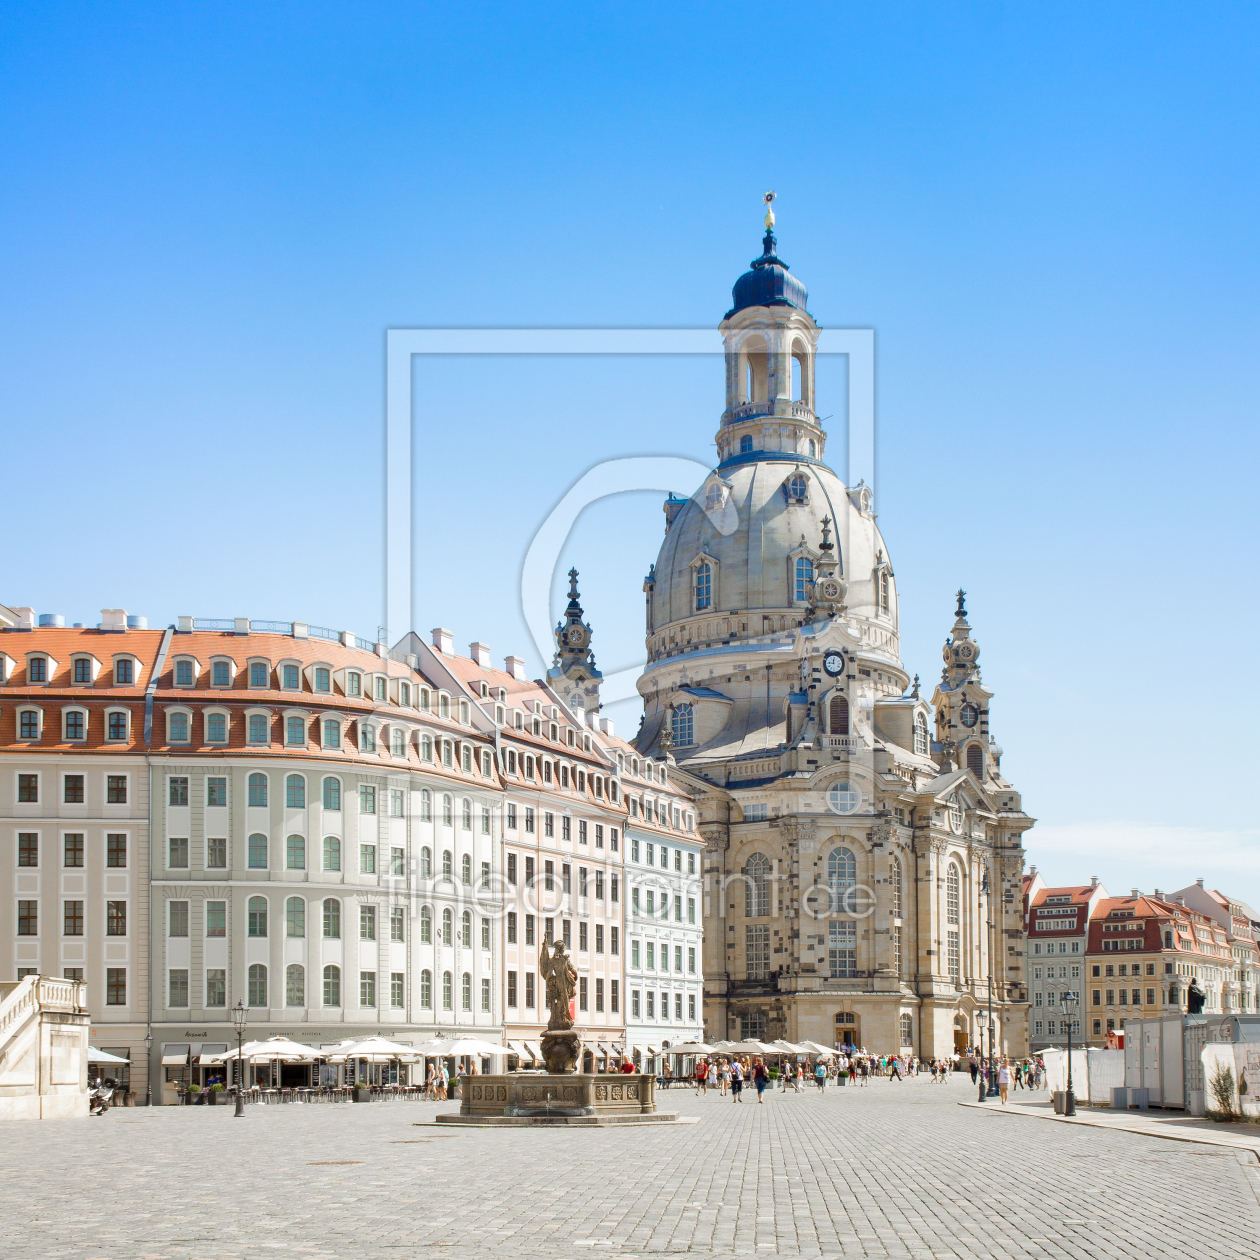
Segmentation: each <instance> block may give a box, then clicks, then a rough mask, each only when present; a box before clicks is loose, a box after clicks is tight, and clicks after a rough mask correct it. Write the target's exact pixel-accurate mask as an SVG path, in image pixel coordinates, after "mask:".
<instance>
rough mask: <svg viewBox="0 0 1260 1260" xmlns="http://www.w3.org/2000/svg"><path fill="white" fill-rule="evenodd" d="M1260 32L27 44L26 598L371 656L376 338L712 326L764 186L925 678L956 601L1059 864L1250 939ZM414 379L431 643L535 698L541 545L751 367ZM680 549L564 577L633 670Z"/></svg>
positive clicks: (911, 656)
mask: <svg viewBox="0 0 1260 1260" xmlns="http://www.w3.org/2000/svg"><path fill="white" fill-rule="evenodd" d="M1257 25H1258V19H1257V14H1256V12H1255V10H1254V9H1250V8H1248V7H1245V6H1231V5H1216V6H1212V7H1211V8H1196V7H1192V6H1188V5H1182V6H1173V5H1159V4H1142V5H1137V4H1115V5H1110V6H1106V7H1105V8H1104V9H1098V8H1097V7H1096V6H1086V5H1054V6H1050V5H997V4H993V5H979V4H977V5H967V4H956V5H950V6H933V7H929V6H923V5H912V4H880V5H875V4H866V5H837V6H830V7H821V8H815V9H813V10H810V11H808V13H806V12H805V11H793V10H791V9H770V10H767V9H766V7H765V6H764V5H758V6H753V5H746V6H741V5H725V6H721V7H720V8H719V7H716V6H715V7H712V8H704V7H698V6H691V5H681V6H680V5H673V6H668V7H665V6H662V7H660V8H658V9H655V10H648V9H644V8H642V7H636V8H625V7H620V8H613V7H609V6H601V5H585V6H573V7H571V8H564V7H549V8H546V9H539V10H534V11H532V12H531V11H528V10H525V9H522V8H521V7H519V6H495V5H480V6H462V7H460V8H458V9H456V8H455V7H454V6H450V7H446V8H435V7H429V6H424V5H416V4H413V5H406V6H401V5H389V4H382V5H376V6H371V8H370V9H369V8H368V7H366V6H354V7H352V6H348V5H346V6H331V5H323V6H321V5H317V4H304V5H301V6H298V5H284V4H276V5H269V6H266V7H265V8H264V9H259V8H258V6H243V5H241V6H232V5H222V6H217V7H216V8H214V9H213V10H211V9H208V8H206V7H205V6H193V5H161V6H158V5H153V6H141V5H126V4H123V5H118V6H113V7H111V8H110V9H109V10H108V11H105V10H101V9H98V8H94V7H92V6H87V5H81V4H79V5H55V4H54V5H47V6H40V7H38V8H34V7H31V6H26V7H25V8H18V7H14V6H10V7H9V8H8V9H7V10H6V11H5V12H4V14H3V15H0V110H2V111H3V120H4V125H3V126H0V296H2V300H0V320H3V329H2V335H0V424H2V425H3V430H2V431H3V436H4V440H5V470H6V474H7V475H6V477H5V485H6V489H7V494H6V495H5V498H6V500H7V502H8V507H9V513H8V517H9V528H8V531H7V540H8V542H9V546H7V547H6V548H5V549H4V563H3V567H2V568H0V577H2V579H3V580H2V581H0V588H2V589H0V602H7V603H16V604H31V605H34V606H36V607H37V608H38V609H39V610H40V611H59V612H63V613H65V614H66V615H67V617H68V618H69V619H71V620H82V621H84V622H88V623H94V622H95V621H96V620H97V619H98V617H99V611H98V610H99V609H100V608H101V607H113V606H124V607H126V608H128V609H129V610H131V611H136V612H142V613H145V614H147V615H148V616H149V617H150V619H151V622H152V623H153V624H165V623H167V622H169V621H170V620H172V619H173V618H174V617H175V616H176V615H177V614H179V613H183V612H191V613H193V614H195V615H199V616H235V615H251V616H255V617H267V618H291V617H298V618H302V619H305V620H309V621H312V622H315V623H319V624H325V625H332V626H346V627H350V628H352V629H355V630H357V631H358V632H359V633H360V634H366V635H371V634H372V633H373V632H374V629H375V625H376V623H377V621H378V620H379V617H380V608H381V599H382V590H381V575H382V567H381V557H380V537H381V512H382V505H381V492H382V433H383V345H384V332H385V329H387V328H389V327H391V326H413V325H470V326H480V325H485V326H499V325H513V326H516V325H544V326H555V325H562V326H563V325H592V324H593V325H612V326H636V325H644V324H646V325H665V326H697V327H713V326H714V325H716V323H717V321H718V320H719V319H720V317H721V315H722V313H723V312H724V311H725V309H726V307H727V305H728V304H729V290H730V285H731V284H732V282H733V281H734V279H735V278H736V276H737V275H738V274H739V273H740V272H741V271H742V270H743V269H744V268H745V267H746V265H747V263H748V260H749V259H750V258H752V257H753V256H754V254H755V253H757V252H759V234H760V226H759V224H760V205H759V199H760V195H761V193H762V192H763V191H764V190H765V189H767V188H774V189H775V190H776V191H777V193H778V195H779V201H778V204H777V209H778V211H779V241H780V252H781V254H782V255H783V257H784V258H786V259H787V261H788V262H789V263H791V265H792V267H793V269H794V270H795V271H796V272H797V273H798V274H799V275H800V276H801V277H802V278H803V279H804V280H805V282H806V283H807V284H808V285H809V288H810V305H811V308H812V310H813V312H814V314H815V315H816V317H817V318H818V319H819V320H820V321H821V322H822V323H823V324H825V325H828V326H832V327H840V326H862V327H872V328H874V329H875V330H876V336H877V353H878V365H879V366H878V399H879V402H878V410H879V416H878V419H879V439H878V440H879V445H878V483H877V484H878V491H879V500H878V503H877V507H878V510H879V511H880V520H881V525H882V527H883V529H884V531H885V535H886V537H887V539H888V542H889V548H890V551H891V555H892V559H893V562H894V565H895V567H896V571H897V577H898V583H899V588H900V592H901V600H902V647H903V657H904V659H905V661H906V664H907V665H908V666H909V667H910V668H911V669H912V670H917V671H918V672H919V673H921V674H922V675H923V677H924V679H925V680H931V679H934V678H935V677H936V674H937V670H938V669H939V659H940V658H939V648H940V644H941V642H942V640H943V638H944V636H945V634H946V633H947V631H948V629H949V625H950V620H951V618H950V612H951V609H952V607H953V602H952V592H953V591H954V590H955V588H957V587H958V586H959V585H962V586H965V587H966V588H967V590H968V592H969V599H968V603H969V607H970V609H971V613H972V625H973V627H974V630H975V634H976V637H977V638H978V639H979V641H980V642H981V643H982V645H983V650H984V665H985V677H986V681H987V682H988V683H989V684H990V685H991V686H993V687H994V688H995V689H996V692H997V696H996V700H995V703H994V725H995V731H996V736H997V738H998V740H999V741H1000V742H1001V743H1002V745H1003V746H1004V748H1005V749H1006V755H1005V757H1004V761H1003V764H1004V768H1005V769H1006V771H1007V773H1008V774H1009V776H1010V777H1011V779H1012V780H1013V781H1014V782H1015V783H1016V784H1017V785H1018V786H1019V787H1020V788H1021V789H1022V790H1023V792H1024V800H1025V804H1026V807H1027V808H1028V810H1029V811H1030V812H1031V813H1033V814H1034V815H1036V816H1037V817H1038V818H1039V820H1040V822H1039V825H1038V827H1037V829H1036V831H1035V832H1034V833H1033V834H1032V837H1031V838H1030V844H1029V854H1030V861H1032V862H1036V863H1037V864H1038V866H1039V867H1040V868H1041V869H1043V870H1044V871H1045V872H1046V873H1047V874H1048V875H1049V876H1050V877H1051V878H1052V879H1053V880H1064V881H1066V880H1070V879H1077V878H1080V879H1084V878H1087V877H1088V876H1090V875H1093V874H1097V875H1100V876H1101V877H1102V878H1103V880H1104V882H1105V883H1107V884H1108V886H1109V887H1112V888H1113V889H1123V890H1127V889H1128V888H1129V887H1130V886H1132V885H1141V886H1142V887H1143V888H1145V889H1149V888H1151V887H1153V886H1160V887H1166V888H1167V887H1177V886H1179V885H1180V884H1182V883H1187V882H1189V881H1190V880H1191V879H1192V878H1194V877H1196V876H1200V875H1202V876H1204V877H1206V878H1207V879H1208V881H1209V883H1216V884H1222V885H1226V884H1228V885H1229V886H1231V887H1234V888H1237V889H1238V890H1239V891H1240V892H1242V893H1243V895H1245V896H1248V897H1249V898H1250V900H1251V901H1253V902H1260V844H1258V843H1257V842H1258V840H1260V836H1258V834H1257V829H1256V825H1255V823H1254V821H1253V818H1252V814H1251V810H1250V805H1251V801H1250V795H1251V792H1250V789H1251V784H1252V781H1253V780H1254V771H1253V770H1252V750H1251V747H1250V742H1251V736H1252V730H1253V727H1252V723H1251V709H1252V704H1251V702H1250V701H1248V700H1247V698H1246V696H1247V694H1249V691H1250V683H1251V667H1252V656H1253V654H1252V652H1251V651H1250V650H1249V649H1251V648H1252V647H1253V644H1254V632H1253V631H1252V627H1253V626H1254V624H1255V621H1256V613H1257V607H1256V605H1257V579H1256V564H1255V562H1254V550H1255V544H1256V537H1257V529H1256V498H1255V494H1254V491H1253V488H1252V481H1253V477H1254V473H1253V469H1254V467H1255V465H1256V456H1257V436H1256V423H1255V413H1256V402H1255V400H1256V393H1257V363H1258V362H1260V360H1258V357H1257V356H1256V354H1255V351H1254V345H1255V342H1256V333H1257V327H1256V324H1257V314H1256V302H1255V296H1256V293H1257V283H1256V281H1257V245H1256V241H1257V233H1256V231H1255V226H1254V225H1255V223H1256V219H1257V215H1256V211H1257V204H1256V203H1257V169H1258V166H1257V148H1258V146H1260V126H1257V122H1258V121H1260V120H1258V118H1257V114H1258V112H1260V111H1258V108H1257V107H1258V105H1260V86H1258V84H1260V76H1258V75H1257V73H1256V70H1257V51H1258V45H1260V39H1258V36H1260V31H1258V30H1257ZM430 368H431V369H432V370H431V371H430ZM417 370H418V371H419V369H417ZM425 371H426V373H428V374H427V375H425V376H424V377H423V379H421V378H420V377H419V376H418V377H417V391H418V395H419V397H420V404H419V406H418V410H417V435H418V441H419V443H420V446H421V458H420V464H419V467H418V470H417V479H416V484H417V493H418V495H419V498H420V503H421V511H420V513H419V521H420V530H419V534H418V538H417V542H418V546H419V552H418V558H417V565H416V575H417V581H418V582H419V583H420V586H421V589H422V599H421V601H420V602H421V607H422V608H423V609H424V614H423V616H424V624H422V625H421V626H420V627H419V629H421V630H422V631H427V630H428V628H429V627H430V626H432V625H438V624H442V625H446V626H449V627H450V628H451V629H452V630H453V631H454V632H455V635H456V642H457V643H460V644H466V643H467V642H469V641H470V640H472V639H484V640H485V641H487V642H488V643H490V645H491V647H492V649H493V651H494V653H495V655H496V656H497V657H502V656H503V655H505V654H507V653H509V652H520V653H522V654H523V655H526V656H527V657H528V658H530V667H531V669H540V668H541V666H542V662H541V660H539V659H538V657H537V656H536V654H535V653H534V651H533V649H532V647H530V646H529V642H528V637H527V634H526V631H525V627H524V623H523V621H522V618H521V614H520V606H519V598H518V594H517V584H516V575H517V571H518V569H519V565H520V560H521V557H522V555H523V553H524V548H525V546H526V544H527V542H528V539H529V537H530V535H531V534H532V532H533V530H534V529H535V528H536V527H537V525H538V523H539V522H540V521H541V520H542V518H543V517H544V516H545V515H546V513H547V511H548V510H549V509H550V507H551V506H552V505H553V504H554V503H555V502H556V500H557V499H558V498H559V497H560V495H561V494H562V493H563V492H564V490H565V489H566V488H567V487H568V486H569V485H570V484H571V483H572V482H573V481H574V480H575V479H576V478H577V477H578V476H579V475H580V474H581V473H582V472H583V471H584V470H586V469H587V468H589V467H591V466H592V465H593V464H596V463H598V462H599V461H601V460H603V459H607V458H610V457H613V456H616V455H624V454H673V455H688V456H692V457H695V458H699V459H701V460H708V459H709V456H710V453H711V451H712V435H713V431H714V429H715V427H716V423H717V418H718V415H719V414H720V411H721V406H722V398H721V377H720V370H719V368H718V367H717V366H716V363H715V362H710V361H706V360H689V361H686V362H675V363H669V362H664V361H659V360H642V361H635V362H629V361H603V360H600V361H591V362H585V363H583V362H577V361H573V360H553V361H520V360H493V361H482V362H480V363H477V364H474V365H472V366H471V367H470V365H469V364H468V362H463V363H458V362H454V361H444V362H443V363H441V364H435V365H429V366H427V367H426V369H425ZM836 402H837V404H838V403H839V400H836ZM820 409H821V411H822V412H823V414H827V413H828V412H830V411H833V410H835V411H837V412H841V413H842V410H843V408H842V406H839V405H837V406H836V407H832V406H829V405H828V399H827V398H825V397H821V398H820ZM840 445H842V443H841V442H836V443H834V446H833V449H836V448H838V447H839V446H840ZM838 471H840V472H842V473H843V472H844V469H843V467H839V468H838ZM678 489H680V490H685V489H689V487H678ZM661 526H662V517H661V515H660V496H659V495H656V494H640V495H626V496H621V497H619V498H617V499H614V500H608V501H605V502H604V503H601V504H599V505H597V506H596V507H593V508H591V509H590V510H589V511H588V512H587V513H585V514H584V516H583V517H582V519H581V521H580V522H579V525H578V528H577V529H576V530H575V532H574V534H573V536H572V537H571V539H570V542H569V545H568V547H567V549H566V552H565V554H564V556H563V557H562V561H561V568H567V567H568V566H569V564H570V563H574V564H576V565H577V566H578V567H579V568H580V569H581V570H582V572H583V575H584V576H583V587H584V595H585V596H586V605H587V609H588V612H589V613H590V616H591V619H592V621H593V623H594V625H595V629H596V634H597V639H596V646H597V652H598V655H599V658H600V661H601V664H603V665H604V666H605V668H607V669H612V668H618V667H624V666H626V665H629V664H630V663H631V662H632V661H633V660H634V658H635V654H636V652H639V651H641V599H642V596H641V592H640V583H641V580H642V576H643V574H644V572H645V571H646V569H647V566H648V564H649V563H650V562H651V561H652V559H653V558H654V556H655V553H656V549H657V547H658V545H659V540H660V536H661ZM615 716H616V717H617V718H618V721H619V723H620V729H622V730H623V731H625V732H626V733H632V731H633V729H634V727H635V725H636V722H637V715H636V714H634V713H633V712H630V711H627V709H626V707H625V706H622V709H621V710H620V711H618V712H617V713H616V715H615Z"/></svg>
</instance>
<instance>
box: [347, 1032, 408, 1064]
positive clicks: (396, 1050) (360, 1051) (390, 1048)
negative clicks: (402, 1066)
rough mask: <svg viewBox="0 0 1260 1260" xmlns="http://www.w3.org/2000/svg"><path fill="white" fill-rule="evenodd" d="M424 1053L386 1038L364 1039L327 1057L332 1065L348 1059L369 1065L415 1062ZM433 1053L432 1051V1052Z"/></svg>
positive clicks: (349, 1044) (348, 1043)
mask: <svg viewBox="0 0 1260 1260" xmlns="http://www.w3.org/2000/svg"><path fill="white" fill-rule="evenodd" d="M422 1053H424V1052H423V1051H421V1050H417V1048H416V1047H415V1046H404V1045H402V1044H401V1043H400V1042H397V1041H387V1040H386V1039H385V1038H384V1037H364V1038H363V1040H362V1041H351V1042H347V1043H346V1044H344V1045H340V1046H338V1047H337V1048H336V1049H335V1050H334V1051H333V1052H332V1053H331V1054H329V1055H327V1056H326V1057H327V1059H328V1061H329V1062H330V1063H344V1062H345V1061H346V1060H347V1059H366V1060H367V1061H368V1062H369V1063H389V1062H390V1061H391V1060H393V1059H407V1060H412V1061H413V1060H415V1059H416V1058H418V1057H419V1056H420V1054H422ZM430 1053H432V1051H430Z"/></svg>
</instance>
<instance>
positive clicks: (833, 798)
mask: <svg viewBox="0 0 1260 1260" xmlns="http://www.w3.org/2000/svg"><path fill="white" fill-rule="evenodd" d="M861 804H862V793H861V792H859V791H858V789H857V788H856V787H854V786H853V784H852V783H844V782H840V783H833V784H832V785H831V787H830V788H829V789H828V792H827V805H828V807H829V808H830V809H831V810H833V811H834V812H835V813H837V814H854V813H856V812H857V810H858V806H860V805H861Z"/></svg>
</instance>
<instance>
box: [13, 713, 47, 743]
mask: <svg viewBox="0 0 1260 1260" xmlns="http://www.w3.org/2000/svg"><path fill="white" fill-rule="evenodd" d="M42 718H43V714H42V713H41V712H40V711H39V710H38V709H23V710H22V711H21V712H20V713H19V714H18V738H19V739H39V736H40V726H41V725H42Z"/></svg>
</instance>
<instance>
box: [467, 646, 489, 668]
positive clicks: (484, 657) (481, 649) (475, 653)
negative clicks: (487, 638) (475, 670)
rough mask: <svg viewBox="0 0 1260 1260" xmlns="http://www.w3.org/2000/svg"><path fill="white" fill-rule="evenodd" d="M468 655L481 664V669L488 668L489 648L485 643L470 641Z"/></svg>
mask: <svg viewBox="0 0 1260 1260" xmlns="http://www.w3.org/2000/svg"><path fill="white" fill-rule="evenodd" d="M468 655H469V656H471V657H472V659H473V660H474V661H475V662H476V663H477V664H478V665H480V666H481V668H482V669H490V668H491V666H490V648H489V646H488V645H487V644H485V643H470V644H469V645H468Z"/></svg>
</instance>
